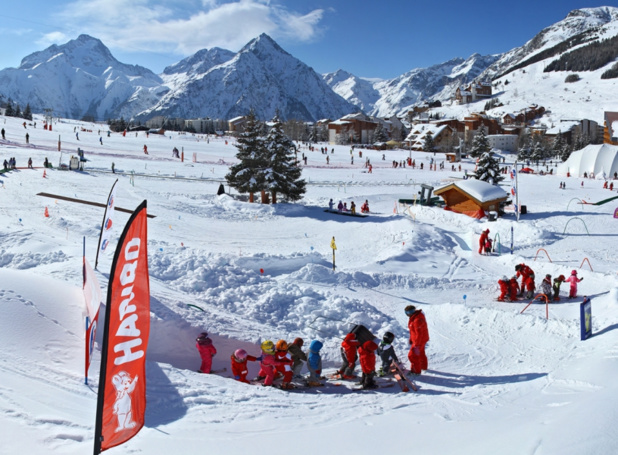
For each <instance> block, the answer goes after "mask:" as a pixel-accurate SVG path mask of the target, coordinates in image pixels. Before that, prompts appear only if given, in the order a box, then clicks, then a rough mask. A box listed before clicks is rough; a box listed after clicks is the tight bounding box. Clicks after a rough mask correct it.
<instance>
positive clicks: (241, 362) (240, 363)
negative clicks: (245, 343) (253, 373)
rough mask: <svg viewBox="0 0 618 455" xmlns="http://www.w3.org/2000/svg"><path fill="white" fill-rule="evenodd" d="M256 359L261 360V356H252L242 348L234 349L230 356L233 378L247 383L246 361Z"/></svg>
mask: <svg viewBox="0 0 618 455" xmlns="http://www.w3.org/2000/svg"><path fill="white" fill-rule="evenodd" d="M256 360H262V357H253V356H252V355H249V354H247V351H245V350H244V349H236V350H235V351H234V353H233V354H232V356H231V357H230V361H231V362H232V376H234V379H236V380H237V381H240V382H244V383H247V384H249V380H248V379H247V373H248V370H247V362H255V361H256Z"/></svg>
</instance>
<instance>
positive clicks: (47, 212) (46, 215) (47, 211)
mask: <svg viewBox="0 0 618 455" xmlns="http://www.w3.org/2000/svg"><path fill="white" fill-rule="evenodd" d="M45 218H49V210H47V207H45Z"/></svg>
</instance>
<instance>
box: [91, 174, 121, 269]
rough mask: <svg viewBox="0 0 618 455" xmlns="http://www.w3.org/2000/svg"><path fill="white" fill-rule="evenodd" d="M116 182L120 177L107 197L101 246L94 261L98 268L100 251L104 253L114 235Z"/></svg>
mask: <svg viewBox="0 0 618 455" xmlns="http://www.w3.org/2000/svg"><path fill="white" fill-rule="evenodd" d="M116 183H118V179H116V181H115V182H114V184H113V185H112V189H111V191H110V192H109V196H108V197H107V205H106V206H105V213H104V214H103V224H102V225H101V234H100V236H99V248H98V249H97V257H96V259H95V261H94V268H95V269H96V268H97V265H98V264H99V253H102V252H104V251H105V250H106V248H107V247H108V246H109V242H110V238H111V235H112V226H113V224H114V223H113V218H114V208H115V207H116Z"/></svg>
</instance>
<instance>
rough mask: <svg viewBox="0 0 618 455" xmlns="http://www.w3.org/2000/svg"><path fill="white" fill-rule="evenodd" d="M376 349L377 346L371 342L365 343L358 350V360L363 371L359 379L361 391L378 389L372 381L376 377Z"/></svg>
mask: <svg viewBox="0 0 618 455" xmlns="http://www.w3.org/2000/svg"><path fill="white" fill-rule="evenodd" d="M376 349H378V345H377V344H376V343H375V341H373V340H369V341H365V342H364V343H363V345H362V346H361V347H359V348H358V358H359V362H360V366H361V370H362V371H363V377H362V379H361V384H362V386H363V389H375V388H376V387H378V385H377V384H376V382H375V380H374V379H373V378H374V377H375V375H376Z"/></svg>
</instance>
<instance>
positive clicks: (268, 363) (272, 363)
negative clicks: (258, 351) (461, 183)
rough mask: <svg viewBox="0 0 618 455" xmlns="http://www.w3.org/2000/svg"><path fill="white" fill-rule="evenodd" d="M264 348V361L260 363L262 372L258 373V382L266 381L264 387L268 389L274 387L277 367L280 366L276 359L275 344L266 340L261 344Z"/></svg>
mask: <svg viewBox="0 0 618 455" xmlns="http://www.w3.org/2000/svg"><path fill="white" fill-rule="evenodd" d="M261 348H262V361H261V362H260V371H259V373H258V377H257V380H258V381H261V380H262V379H263V380H264V386H266V387H268V386H271V385H273V380H274V379H275V371H276V366H277V364H278V361H277V359H275V343H273V342H272V341H270V340H266V341H264V342H263V343H262V344H261Z"/></svg>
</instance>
